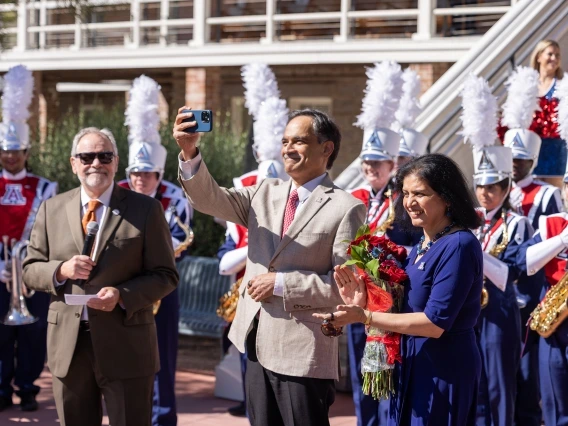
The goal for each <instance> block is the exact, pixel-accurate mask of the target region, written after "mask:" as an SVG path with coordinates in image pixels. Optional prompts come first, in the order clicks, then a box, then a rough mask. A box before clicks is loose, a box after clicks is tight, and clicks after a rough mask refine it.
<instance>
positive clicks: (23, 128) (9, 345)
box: [0, 66, 57, 411]
mask: <svg viewBox="0 0 568 426" xmlns="http://www.w3.org/2000/svg"><path fill="white" fill-rule="evenodd" d="M23 85H24V86H28V87H29V85H31V86H32V87H33V77H32V74H31V72H30V71H29V70H28V69H26V68H25V67H23V66H18V67H14V68H12V69H10V71H8V74H7V75H6V87H5V91H7V92H6V95H5V96H4V98H3V103H2V110H3V111H2V112H3V117H4V120H5V121H4V123H2V124H0V165H1V166H2V175H1V176H0V237H1V238H2V240H3V241H2V244H1V248H0V250H1V253H0V256H1V257H0V259H1V261H0V281H2V282H3V283H5V285H4V284H0V321H2V320H4V317H5V315H6V312H7V311H8V309H9V307H10V299H11V295H10V292H9V291H10V290H11V288H12V282H11V281H12V262H11V259H10V258H11V250H10V249H11V247H12V246H13V245H14V243H15V242H16V241H26V240H28V239H29V237H30V232H31V229H32V225H33V223H34V220H35V216H36V213H37V211H38V208H39V205H40V204H41V202H42V201H43V200H46V199H48V198H50V197H52V196H54V195H55V194H56V192H57V183H55V182H50V181H49V180H47V179H44V178H42V177H39V176H35V175H33V174H31V173H29V172H28V171H27V169H26V165H27V159H28V157H29V153H30V151H29V150H30V140H29V139H30V138H29V127H28V125H27V123H26V122H25V120H17V117H20V118H23V117H25V116H29V113H28V111H27V107H28V105H29V103H30V101H31V94H32V92H31V90H30V91H29V92H28V98H27V99H23V98H22V97H20V98H18V99H15V98H14V97H12V96H10V94H11V93H14V92H15V91H16V90H18V89H21V88H22V86H23ZM14 86H16V87H14ZM24 98H25V97H24ZM26 101H27V102H26ZM22 108H23V111H21V112H23V113H24V114H21V113H20V114H18V113H17V112H18V111H17V110H19V109H22ZM9 117H13V119H9ZM6 260H7V262H5V261H6ZM16 284H17V285H19V284H21V283H16ZM9 289H10V290H9ZM26 305H27V307H28V309H29V311H30V313H31V314H32V315H33V316H35V317H36V318H38V320H37V321H36V322H35V323H33V324H27V325H18V326H7V325H3V324H0V411H2V410H4V409H6V408H8V407H10V406H12V404H13V401H12V394H13V393H14V388H13V387H12V381H13V382H14V385H15V386H16V387H17V388H18V390H16V395H18V396H19V397H20V408H21V409H22V411H35V410H37V409H38V403H37V401H36V395H37V394H38V393H39V391H40V387H39V386H36V385H35V384H34V382H35V381H36V380H37V379H38V378H39V376H40V374H41V372H42V371H43V369H44V366H45V354H46V349H45V342H46V334H47V309H48V306H49V296H48V295H47V294H45V293H35V294H33V295H31V296H30V297H28V298H26Z"/></svg>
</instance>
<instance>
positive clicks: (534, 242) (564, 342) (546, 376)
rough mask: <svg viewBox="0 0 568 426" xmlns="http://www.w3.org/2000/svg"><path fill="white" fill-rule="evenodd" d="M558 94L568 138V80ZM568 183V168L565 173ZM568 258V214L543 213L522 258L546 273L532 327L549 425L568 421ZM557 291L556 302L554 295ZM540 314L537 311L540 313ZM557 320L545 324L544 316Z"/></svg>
mask: <svg viewBox="0 0 568 426" xmlns="http://www.w3.org/2000/svg"><path fill="white" fill-rule="evenodd" d="M557 94H558V97H559V99H560V103H559V106H558V109H559V111H558V121H559V123H560V134H561V136H562V138H563V139H565V140H566V138H567V137H568V81H566V80H563V81H562V82H560V83H559V85H558V88H557ZM564 182H568V170H566V173H565V175H564ZM567 259H568V214H567V213H565V212H564V213H557V214H553V215H550V216H541V218H540V226H539V230H538V231H537V232H536V233H535V235H534V236H533V238H532V239H531V240H529V241H527V242H526V243H525V244H523V246H522V249H521V250H520V251H519V254H518V260H519V262H520V263H521V264H522V265H524V266H526V270H527V272H528V274H529V275H534V276H535V278H538V277H539V276H540V277H542V276H543V275H544V278H543V280H544V286H545V290H546V292H543V294H545V296H544V298H543V300H542V301H541V303H540V304H539V305H538V306H537V308H536V309H535V310H534V311H533V313H532V315H531V323H530V326H531V329H533V330H536V331H537V332H538V333H539V334H540V341H539V351H538V360H539V373H540V391H541V396H542V416H543V420H544V423H545V424H547V425H549V424H551V425H561V424H568V388H567V387H566V383H568V322H567V321H563V319H564V318H565V317H564V318H563V317H562V316H561V315H558V314H560V313H561V312H562V308H563V306H564V307H565V304H566V297H565V296H562V295H561V294H559V293H558V292H566V286H567V285H568V283H567V281H566V280H565V279H564V277H565V274H566V270H567V269H568V268H567V266H568V264H567ZM553 294H556V295H557V296H556V302H555V301H554V298H551V297H550V295H553ZM539 312H540V314H537V313H539ZM541 315H542V316H548V319H553V321H552V322H551V323H550V324H546V327H544V326H543V325H542V324H543V321H542V316H541ZM545 323H546V321H545Z"/></svg>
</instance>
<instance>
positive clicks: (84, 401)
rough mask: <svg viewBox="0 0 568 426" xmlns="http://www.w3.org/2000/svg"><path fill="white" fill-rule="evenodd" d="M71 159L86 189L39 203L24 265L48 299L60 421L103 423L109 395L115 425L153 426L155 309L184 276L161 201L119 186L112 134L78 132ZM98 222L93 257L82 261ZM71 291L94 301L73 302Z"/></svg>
mask: <svg viewBox="0 0 568 426" xmlns="http://www.w3.org/2000/svg"><path fill="white" fill-rule="evenodd" d="M70 161H71V167H72V169H73V173H75V174H76V175H77V177H78V178H79V181H80V182H81V185H80V187H79V188H75V189H73V190H71V191H69V192H66V193H64V194H61V195H58V196H56V197H54V198H52V199H50V200H48V201H47V202H45V203H43V204H42V205H41V207H40V210H39V212H38V215H37V220H36V223H35V225H34V227H33V230H32V234H31V239H30V245H29V248H28V255H27V257H26V260H25V261H24V281H25V282H26V283H27V284H28V286H29V287H30V288H33V289H35V290H39V291H46V292H48V293H51V304H50V306H49V312H48V316H47V322H48V341H47V352H48V357H47V358H48V366H49V368H50V370H51V373H52V376H53V394H54V398H55V404H56V407H57V414H58V416H59V419H60V421H61V423H62V424H64V425H66V426H99V425H101V422H102V409H101V400H102V397H103V396H104V399H105V404H106V409H107V413H108V416H109V420H110V423H111V424H112V425H113V426H150V425H151V423H152V392H153V382H154V375H155V373H156V372H157V371H158V369H159V356H158V345H157V337H156V325H155V322H154V315H153V312H152V304H153V303H154V302H156V301H158V300H160V299H162V298H163V297H165V296H166V295H167V294H169V293H170V292H172V291H173V290H174V289H175V288H176V286H177V283H178V278H179V277H178V274H177V271H176V267H175V262H174V254H173V248H172V240H171V237H170V232H169V227H168V224H167V223H166V220H165V218H164V213H163V209H162V206H161V205H160V203H159V202H158V201H157V200H155V199H152V198H150V197H147V196H145V195H141V194H137V193H136V192H133V191H130V190H127V189H124V188H121V187H120V186H119V185H115V184H114V181H113V179H114V176H115V173H116V171H117V167H118V155H117V149H116V142H115V141H114V137H113V135H112V133H111V132H110V131H108V130H106V129H103V130H99V129H97V128H94V127H90V128H86V129H83V130H81V131H80V132H79V133H78V134H77V135H76V136H75V138H74V140H73V146H72V150H71V159H70ZM93 221H94V222H97V223H98V224H99V230H98V232H97V233H96V236H95V242H94V246H93V249H92V251H91V255H90V256H89V255H81V252H82V250H83V246H84V240H85V232H86V230H85V228H86V227H87V224H88V223H90V222H93ZM71 294H73V295H91V296H92V298H90V299H89V300H88V301H87V302H86V306H85V305H82V304H77V305H75V304H68V302H69V301H68V300H67V299H66V296H69V295H71ZM78 303H84V301H83V302H81V301H80V302H78Z"/></svg>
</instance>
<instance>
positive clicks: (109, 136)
mask: <svg viewBox="0 0 568 426" xmlns="http://www.w3.org/2000/svg"><path fill="white" fill-rule="evenodd" d="M91 133H94V134H97V135H99V136H101V137H103V138H105V139H107V140H108V141H109V142H110V143H111V144H112V152H113V153H114V155H118V148H117V146H116V141H115V140H114V136H113V134H112V132H111V131H110V130H109V129H99V128H97V127H85V128H84V129H81V130H80V131H79V133H77V134H76V135H75V137H74V138H73V145H72V146H71V157H75V155H76V154H77V145H79V141H80V140H81V139H82V138H83V136H85V135H89V134H91Z"/></svg>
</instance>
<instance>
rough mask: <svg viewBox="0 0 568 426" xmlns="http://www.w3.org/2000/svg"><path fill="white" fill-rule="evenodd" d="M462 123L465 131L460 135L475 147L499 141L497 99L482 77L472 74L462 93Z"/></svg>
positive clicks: (467, 79)
mask: <svg viewBox="0 0 568 426" xmlns="http://www.w3.org/2000/svg"><path fill="white" fill-rule="evenodd" d="M461 97H462V109H463V112H462V114H461V121H462V126H463V130H462V131H461V132H460V133H459V134H461V135H462V136H463V137H464V138H465V140H464V142H469V143H471V144H472V145H473V146H474V147H476V148H478V149H481V148H482V147H484V146H491V145H494V144H495V140H496V139H497V98H496V97H495V96H493V95H492V93H491V88H490V87H489V84H487V81H485V80H484V79H483V78H482V77H476V76H475V75H473V74H470V75H469V76H468V77H467V78H466V80H465V82H464V84H463V89H462V92H461Z"/></svg>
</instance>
